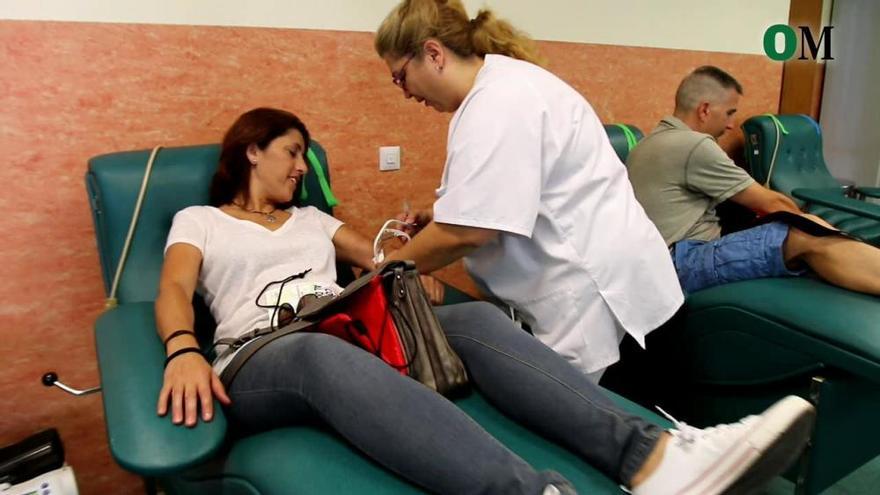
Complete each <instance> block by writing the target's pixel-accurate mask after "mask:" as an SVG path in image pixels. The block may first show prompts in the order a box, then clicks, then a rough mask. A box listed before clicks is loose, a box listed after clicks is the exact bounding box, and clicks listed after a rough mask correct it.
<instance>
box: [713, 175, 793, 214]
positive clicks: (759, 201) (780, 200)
mask: <svg viewBox="0 0 880 495" xmlns="http://www.w3.org/2000/svg"><path fill="white" fill-rule="evenodd" d="M730 200H731V201H733V202H734V203H737V204H739V205H742V206H745V207H746V208H748V209H750V210H752V211H755V212H757V213H758V214H761V215H766V214H768V213H773V212H776V211H788V212H791V213H797V214H801V213H803V212H802V211H801V209H800V208H798V205H797V204H796V203H795V202H794V201H792V199H791V198H789V197H788V196H786V195H784V194H781V193H778V192H776V191H771V190H770V189H767V188H766V187H764V186H762V185H760V184H758V183H753V184H752V185H750V186H749V187H747V188H745V189H744V190H742V191H740V192H738V193H736V194H734V195H733V196H731V197H730Z"/></svg>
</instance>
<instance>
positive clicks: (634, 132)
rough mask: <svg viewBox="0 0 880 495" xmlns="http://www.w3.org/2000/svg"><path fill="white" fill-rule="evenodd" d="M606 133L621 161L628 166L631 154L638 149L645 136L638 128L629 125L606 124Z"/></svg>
mask: <svg viewBox="0 0 880 495" xmlns="http://www.w3.org/2000/svg"><path fill="white" fill-rule="evenodd" d="M603 127H605V133H606V134H608V139H609V140H610V141H611V146H612V147H613V148H614V151H615V152H616V153H617V156H618V158H620V161H621V162H623V163H624V164H626V159H627V158H628V157H629V152H630V151H632V149H633V148H635V147H636V144H638V143H639V141H641V140H642V138H643V137H645V135H644V134H643V133H642V131H640V130H639V128H638V127H636V126H634V125H629V124H605V125H604V126H603Z"/></svg>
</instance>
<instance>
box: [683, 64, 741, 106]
mask: <svg viewBox="0 0 880 495" xmlns="http://www.w3.org/2000/svg"><path fill="white" fill-rule="evenodd" d="M730 89H735V90H736V92H737V93H739V94H740V95H742V94H743V87H742V85H741V84H740V83H739V81H737V80H736V79H735V78H734V77H733V76H731V75H730V74H728V73H727V72H724V71H723V70H721V69H719V68H718V67H715V66H714V65H704V66H702V67H697V68H696V69H694V71H693V72H691V73H690V74H688V75H687V77H685V78H684V79H682V81H681V84H679V85H678V90H676V92H675V108H676V110H680V111H686V112H687V111H690V110H693V109H694V108H696V107H697V105H699V104H700V102H701V101H707V100H714V99H715V98H717V97H718V94H719V93H720V92H721V91H723V90H730Z"/></svg>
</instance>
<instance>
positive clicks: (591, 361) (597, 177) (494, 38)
mask: <svg viewBox="0 0 880 495" xmlns="http://www.w3.org/2000/svg"><path fill="white" fill-rule="evenodd" d="M375 47H376V51H377V52H378V53H379V55H380V56H381V57H382V58H383V60H384V61H385V62H386V64H387V65H388V67H389V69H390V70H391V74H392V80H393V82H394V83H395V84H396V85H398V86H399V87H400V88H401V89H402V90H403V93H404V96H405V97H406V98H413V99H415V100H416V101H417V102H419V103H424V104H425V105H427V106H430V107H432V108H434V109H435V110H437V111H440V112H454V115H453V117H452V120H451V122H450V124H449V135H448V143H447V156H446V165H445V168H444V170H443V176H442V178H441V181H440V187H439V188H438V189H437V200H436V202H435V203H434V208H433V212H419V213H418V214H417V215H410V216H409V218H407V220H408V221H410V222H414V223H416V224H417V225H418V226H420V227H421V230H420V232H419V233H418V235H416V236H415V237H414V238H413V240H412V241H411V242H410V243H409V244H407V245H406V246H404V247H403V248H402V249H400V250H398V251H396V252H394V253H393V254H392V256H391V257H393V258H396V259H412V260H414V261H415V262H416V265H417V266H418V267H419V269H420V270H421V271H422V272H423V273H429V272H431V271H433V270H436V269H438V268H441V267H443V266H445V265H448V264H450V263H452V262H454V261H456V260H458V259H459V258H464V262H465V266H466V268H467V270H468V272H469V274H470V275H471V276H472V277H473V278H474V280H475V281H476V282H477V284H478V285H479V286H480V287H481V289H482V290H484V291H485V292H486V293H487V294H489V295H491V296H494V297H495V298H497V299H499V300H501V301H503V302H504V303H506V304H507V305H509V306H510V307H512V308H513V309H515V310H516V312H518V313H519V315H520V316H521V318H522V319H523V321H524V322H525V323H527V324H528V325H529V326H530V327H531V329H532V332H533V333H534V335H535V337H537V338H538V339H540V340H541V341H542V342H544V343H545V344H546V345H548V346H549V347H551V348H552V349H554V350H555V351H556V352H558V353H559V354H561V355H562V356H564V357H565V358H566V359H568V360H569V361H570V362H571V363H572V364H574V365H575V366H577V367H578V368H580V369H581V370H583V372H584V373H588V374H590V375H591V376H592V378H594V379H595V380H598V378H599V377H600V376H601V373H602V371H603V370H604V369H605V368H606V367H607V366H609V365H611V364H613V363H614V362H616V361H617V360H618V359H619V352H618V346H619V343H620V340H621V339H622V338H623V336H624V335H625V334H627V333H628V334H630V335H632V336H633V337H634V338H635V339H636V341H638V342H639V343H640V344H642V345H644V339H645V335H646V334H648V333H649V332H650V331H652V330H654V329H656V328H657V327H658V326H660V325H661V324H662V323H663V322H665V321H666V320H668V319H669V318H670V317H671V316H672V315H673V314H674V313H675V312H676V310H677V309H678V308H679V307H680V306H681V304H682V302H683V299H684V296H683V295H682V291H681V288H680V287H679V283H678V279H677V278H676V275H675V270H674V268H673V266H672V262H671V259H670V256H669V252H668V250H667V248H666V245H665V243H664V242H663V239H662V238H661V236H660V234H659V233H658V231H657V229H656V228H655V227H654V225H653V224H652V223H651V221H650V220H649V219H648V217H647V216H646V214H645V212H644V210H643V209H642V207H641V206H640V205H639V203H638V202H637V201H636V199H635V196H634V194H633V190H632V187H631V186H630V183H629V180H628V179H627V174H626V169H625V167H624V165H623V164H622V163H621V162H620V160H619V159H618V157H617V155H616V154H615V153H614V150H613V148H612V147H611V144H610V142H609V140H608V138H607V136H606V134H605V132H604V129H603V127H602V125H601V122H600V121H599V119H598V118H597V116H596V113H595V112H594V111H593V109H592V107H591V106H590V104H589V103H587V101H586V100H585V99H584V98H583V96H581V95H580V94H579V93H578V92H577V91H575V90H574V89H573V88H571V87H570V86H568V85H567V84H566V83H565V82H563V81H562V80H561V79H559V78H558V77H556V76H554V75H553V74H551V73H550V72H548V71H546V70H545V69H543V68H542V67H540V65H538V64H537V63H538V62H540V60H538V57H537V53H536V50H535V48H534V45H533V43H532V42H531V41H530V40H529V39H528V38H526V37H525V36H523V35H522V34H521V33H519V32H517V31H516V30H515V29H514V28H513V27H512V26H510V24H508V23H506V22H504V21H500V20H498V19H496V18H495V17H494V16H493V15H492V13H490V12H488V11H486V10H482V11H480V13H479V15H478V16H477V17H476V18H475V19H473V20H471V19H469V17H468V15H467V13H466V11H465V9H464V7H463V6H462V4H461V2H460V1H458V0H451V1H444V0H406V1H404V2H402V3H401V4H399V5H398V6H397V7H396V8H395V9H394V10H393V11H392V12H391V13H390V14H389V15H388V17H387V18H386V19H385V20H384V21H383V23H382V25H381V26H380V27H379V30H378V32H377V34H376V40H375Z"/></svg>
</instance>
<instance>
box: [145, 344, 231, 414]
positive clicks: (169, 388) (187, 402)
mask: <svg viewBox="0 0 880 495" xmlns="http://www.w3.org/2000/svg"><path fill="white" fill-rule="evenodd" d="M214 397H217V400H219V401H220V402H221V403H222V404H224V405H229V404H231V403H232V401H231V400H230V399H229V396H228V395H226V389H225V388H224V387H223V383H222V382H220V378H219V377H218V376H217V374H216V373H214V370H213V369H211V365H210V364H208V362H207V361H206V360H205V358H204V357H203V356H202V355H201V354H198V353H188V354H183V355H180V356H177V357H176V358H174V359H172V360H171V362H169V363H168V367H166V368H165V381H164V384H163V385H162V390H161V391H160V392H159V404H158V406H157V408H156V412H157V413H158V414H159V416H165V414H167V413H168V401H169V400H170V401H171V422H172V423H174V424H176V425H179V424H181V423H183V424H185V425H186V426H188V427H193V426H195V425H196V422H197V419H198V418H197V415H198V408H199V405H200V404H201V407H202V420H203V421H211V420H212V419H213V418H214V400H213V399H214Z"/></svg>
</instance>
